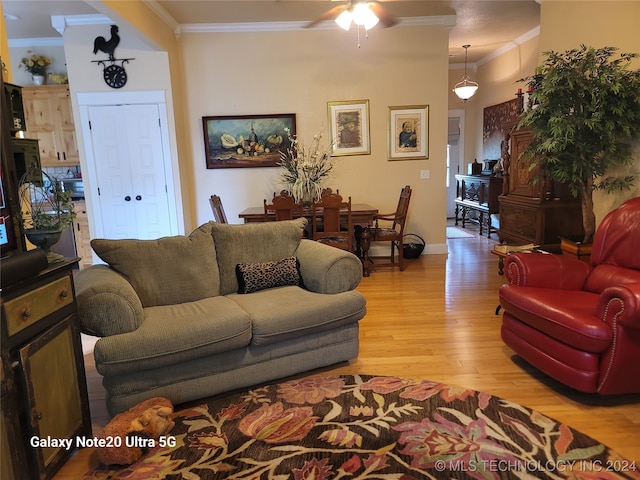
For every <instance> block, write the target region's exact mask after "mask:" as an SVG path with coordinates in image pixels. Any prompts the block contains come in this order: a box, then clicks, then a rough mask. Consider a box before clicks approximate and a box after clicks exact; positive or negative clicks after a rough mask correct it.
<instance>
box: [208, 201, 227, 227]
mask: <svg viewBox="0 0 640 480" xmlns="http://www.w3.org/2000/svg"><path fill="white" fill-rule="evenodd" d="M209 203H210V204H211V210H213V218H214V219H215V221H216V222H218V223H229V222H227V215H226V214H225V213H224V208H222V200H220V197H219V196H218V195H211V198H210V199H209Z"/></svg>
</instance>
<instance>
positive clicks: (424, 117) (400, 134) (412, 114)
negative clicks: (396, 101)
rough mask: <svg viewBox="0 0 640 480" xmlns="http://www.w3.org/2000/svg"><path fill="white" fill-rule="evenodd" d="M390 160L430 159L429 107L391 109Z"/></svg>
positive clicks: (414, 106)
mask: <svg viewBox="0 0 640 480" xmlns="http://www.w3.org/2000/svg"><path fill="white" fill-rule="evenodd" d="M387 144H388V145H389V160H424V159H427V158H429V105H409V106H403V107H389V120H388V139H387Z"/></svg>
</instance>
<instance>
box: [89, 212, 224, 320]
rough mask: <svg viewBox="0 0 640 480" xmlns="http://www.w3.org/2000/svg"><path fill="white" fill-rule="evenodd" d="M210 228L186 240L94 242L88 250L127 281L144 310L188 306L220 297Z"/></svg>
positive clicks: (209, 225) (174, 237)
mask: <svg viewBox="0 0 640 480" xmlns="http://www.w3.org/2000/svg"><path fill="white" fill-rule="evenodd" d="M213 224H214V222H209V223H205V224H204V225H201V226H200V227H199V228H198V229H196V230H194V231H193V232H192V233H191V235H189V236H188V237H187V236H183V235H178V236H173V237H163V238H159V239H156V240H128V239H127V240H105V239H94V240H91V247H92V248H93V249H94V251H95V252H96V254H97V255H98V256H99V257H100V258H101V259H102V260H104V261H105V262H107V263H108V264H109V266H110V267H111V268H113V269H114V270H116V271H117V272H119V273H121V274H122V275H124V276H125V277H126V278H127V280H129V282H130V283H131V285H133V288H134V289H135V291H136V293H137V294H138V296H139V297H140V301H141V302H142V305H143V306H144V307H153V306H157V305H172V304H175V303H182V302H192V301H196V300H201V299H203V298H207V297H212V296H214V295H218V294H219V293H220V277H219V272H218V267H217V265H216V254H215V248H214V246H213V240H212V237H211V225H213Z"/></svg>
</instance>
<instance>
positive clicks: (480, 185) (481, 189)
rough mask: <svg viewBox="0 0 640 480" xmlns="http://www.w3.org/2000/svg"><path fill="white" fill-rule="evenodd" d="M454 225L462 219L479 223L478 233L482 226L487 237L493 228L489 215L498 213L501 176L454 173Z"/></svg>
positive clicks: (464, 222) (463, 222)
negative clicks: (455, 184) (485, 229)
mask: <svg viewBox="0 0 640 480" xmlns="http://www.w3.org/2000/svg"><path fill="white" fill-rule="evenodd" d="M456 182H457V186H456V200H455V202H456V225H458V221H460V220H461V221H462V227H463V228H464V226H465V224H466V222H468V221H471V222H476V223H478V224H479V225H480V235H482V231H483V229H484V227H485V226H486V228H487V237H489V236H491V232H492V231H495V228H494V227H492V225H491V215H492V214H494V213H498V211H499V203H498V197H499V196H500V194H501V193H502V177H495V176H493V175H456Z"/></svg>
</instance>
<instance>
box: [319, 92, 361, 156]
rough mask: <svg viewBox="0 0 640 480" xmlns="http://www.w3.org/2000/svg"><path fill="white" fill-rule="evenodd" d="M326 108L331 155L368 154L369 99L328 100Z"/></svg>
mask: <svg viewBox="0 0 640 480" xmlns="http://www.w3.org/2000/svg"><path fill="white" fill-rule="evenodd" d="M327 110H328V114H329V123H328V125H329V140H330V142H331V145H332V147H333V151H332V154H331V155H332V156H334V157H336V156H340V155H368V154H370V153H371V139H370V137H369V100H349V101H342V102H328V103H327Z"/></svg>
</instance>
